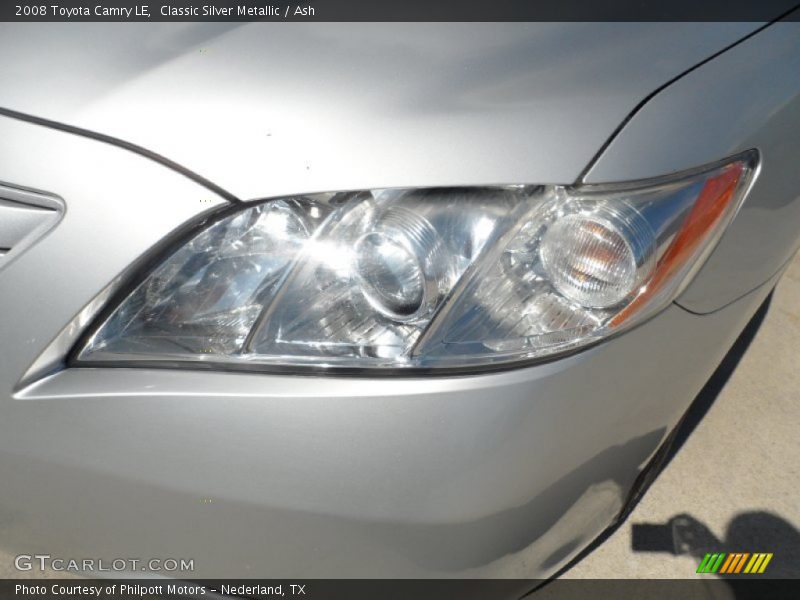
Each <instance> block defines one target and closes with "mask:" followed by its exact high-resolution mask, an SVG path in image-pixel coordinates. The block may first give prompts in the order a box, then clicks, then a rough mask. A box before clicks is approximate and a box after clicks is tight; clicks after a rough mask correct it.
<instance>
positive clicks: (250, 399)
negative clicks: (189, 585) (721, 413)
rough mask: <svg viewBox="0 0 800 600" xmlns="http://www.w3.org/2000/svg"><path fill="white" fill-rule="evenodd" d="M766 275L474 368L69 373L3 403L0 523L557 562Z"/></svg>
mask: <svg viewBox="0 0 800 600" xmlns="http://www.w3.org/2000/svg"><path fill="white" fill-rule="evenodd" d="M770 289H771V285H770V284H767V285H765V286H762V287H761V288H759V289H758V290H756V291H754V292H752V293H750V294H748V295H747V296H745V297H744V298H742V299H740V300H738V301H737V302H734V303H733V304H731V305H729V306H728V307H726V308H724V309H722V310H719V311H717V312H715V313H712V314H709V315H703V316H698V315H694V314H691V313H689V312H687V311H685V310H684V309H682V308H680V307H678V306H676V305H672V306H670V307H669V308H668V309H667V310H665V311H664V312H662V313H661V314H660V315H658V316H657V317H656V318H654V319H652V320H650V321H649V322H647V323H645V324H643V325H642V326H640V327H638V328H636V329H634V330H632V331H630V332H628V333H627V334H625V335H623V336H620V337H618V338H616V339H613V340H610V341H607V342H606V343H603V344H601V345H599V346H596V347H594V348H591V349H589V350H587V351H585V352H581V353H579V354H576V355H574V356H571V357H568V358H565V359H562V360H558V361H554V362H550V363H546V364H541V365H538V366H534V367H531V368H525V369H519V370H513V371H507V372H502V373H494V374H486V375H478V376H467V377H448V378H437V377H426V378H419V379H405V378H400V379H397V378H395V379H352V378H321V377H289V376H266V375H261V374H248V373H221V372H204V371H202V372H201V371H177V370H166V369H164V370H158V369H152V370H147V369H66V370H62V371H60V372H58V373H56V374H54V375H51V376H49V377H46V378H44V379H42V380H40V381H38V382H36V383H34V384H32V385H29V386H28V387H26V388H24V389H22V390H19V391H17V392H16V393H15V394H14V396H13V397H12V398H8V399H7V401H6V402H5V403H4V405H3V418H2V421H0V480H1V481H3V494H2V496H0V515H2V517H3V518H0V523H4V524H5V525H4V526H2V527H3V529H2V531H0V539H2V540H3V543H4V544H5V545H6V547H13V549H14V551H24V552H26V553H34V552H47V553H49V554H51V555H60V556H98V557H149V556H180V557H183V558H190V559H193V561H194V572H193V573H191V574H190V575H191V576H192V577H223V576H224V577H247V576H253V577H256V576H260V577H263V576H280V577H298V576H301V577H366V576H369V577H380V576H392V577H470V576H476V577H478V576H479V577H497V576H501V577H526V578H539V577H547V576H550V575H552V574H553V573H554V572H556V571H557V570H558V569H559V568H560V567H562V566H563V565H564V564H565V563H566V562H568V561H569V560H570V559H571V558H572V557H574V556H575V555H576V554H577V553H578V552H579V551H580V550H581V549H583V548H584V547H585V546H586V545H587V544H588V543H589V542H590V541H591V540H593V539H594V538H595V537H596V536H597V535H598V534H599V533H601V532H602V531H603V530H604V529H605V528H606V527H608V526H609V525H610V524H611V523H613V521H614V519H615V518H616V516H617V515H618V514H619V512H620V510H621V509H622V507H623V504H624V502H625V499H626V497H627V495H628V494H629V492H630V490H631V488H632V486H633V484H634V481H635V479H636V477H637V476H638V474H639V473H640V471H641V470H642V469H643V468H644V467H645V466H646V464H647V462H648V460H649V459H650V458H651V457H652V455H653V454H654V453H655V451H656V450H657V449H658V447H659V446H660V445H661V443H662V442H663V441H664V439H665V437H666V436H667V435H668V433H669V432H670V430H671V429H672V428H673V427H674V426H675V425H676V423H677V422H678V420H679V419H680V417H681V415H682V414H683V412H684V411H685V410H686V408H687V406H688V404H689V403H690V401H691V399H692V398H693V397H694V396H695V395H696V393H697V392H698V391H699V390H700V388H701V387H702V386H703V384H704V383H705V381H706V380H707V379H708V377H709V375H710V374H711V372H712V371H713V370H714V368H715V367H716V365H717V364H718V363H719V361H720V360H721V359H722V357H723V356H724V354H725V352H726V351H727V349H728V348H729V347H730V345H731V344H732V342H733V341H734V339H735V337H736V335H737V334H738V332H739V331H740V330H741V329H742V328H743V327H744V325H745V324H746V322H747V321H748V319H749V318H750V316H751V315H752V314H753V313H754V312H755V310H756V309H757V308H758V306H759V305H760V303H761V302H762V301H763V299H764V298H765V296H766V294H767V293H768V292H769V290H770ZM176 575H178V574H176ZM179 575H180V576H182V577H187V576H189V574H186V573H182V574H179Z"/></svg>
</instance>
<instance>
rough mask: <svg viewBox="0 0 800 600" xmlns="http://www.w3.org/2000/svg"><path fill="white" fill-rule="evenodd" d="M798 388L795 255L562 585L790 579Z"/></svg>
mask: <svg viewBox="0 0 800 600" xmlns="http://www.w3.org/2000/svg"><path fill="white" fill-rule="evenodd" d="M745 350H746V352H745ZM799 390H800V255H799V256H798V257H795V259H794V261H793V262H792V263H791V265H790V266H789V268H788V270H787V272H786V273H785V275H784V276H783V278H782V280H781V282H780V283H779V285H778V287H777V289H776V291H775V294H774V296H773V298H772V301H771V302H770V304H769V305H768V306H766V307H765V309H764V310H762V311H761V312H760V314H759V315H758V317H756V318H754V320H753V322H751V324H750V325H749V326H748V328H747V330H746V331H745V332H744V333H743V335H742V336H741V337H740V339H739V341H737V343H736V346H734V348H733V349H732V351H731V352H730V353H729V354H728V357H727V358H726V359H725V361H724V362H723V364H722V365H721V366H720V369H718V370H717V372H716V373H715V375H714V377H713V378H712V380H711V381H710V382H709V384H708V385H707V386H706V388H705V389H704V391H703V392H702V393H701V396H700V397H698V400H702V401H699V402H697V401H696V402H695V404H694V405H693V408H692V411H691V412H690V414H689V416H688V418H687V422H688V423H689V424H690V425H691V430H690V431H688V432H684V434H683V435H682V436H679V438H678V440H677V443H676V446H677V447H678V448H677V451H675V452H674V454H673V455H672V456H671V459H670V461H669V463H668V464H667V466H666V468H665V469H664V471H663V472H662V473H661V474H660V476H659V477H658V478H657V479H656V480H655V482H654V483H653V485H652V486H651V487H650V489H649V490H648V491H647V493H646V494H645V496H644V497H643V498H642V500H641V501H640V502H639V503H638V504H637V506H636V508H635V509H634V511H633V512H632V513H631V514H630V516H629V517H628V519H627V520H626V521H625V522H624V523H623V524H622V525H621V526H620V527H619V528H618V529H616V531H614V532H613V533H612V534H611V535H610V536H608V537H607V538H606V539H605V540H604V541H602V542H601V543H600V544H599V545H598V546H597V547H596V548H594V549H593V550H592V551H591V552H590V553H589V554H588V555H587V556H586V557H585V558H583V559H582V560H580V561H579V562H578V563H577V564H576V565H574V566H573V567H572V568H570V569H569V570H568V571H567V572H566V573H564V574H563V576H562V578H580V579H603V578H658V579H671V578H675V579H680V578H692V577H701V576H698V575H695V570H696V569H697V566H698V564H699V562H700V560H701V559H702V556H703V554H704V552H706V551H723V552H751V553H752V552H771V553H773V554H774V557H773V559H772V561H771V563H770V565H769V568H768V570H767V574H768V575H771V576H773V577H791V578H800V532H799V531H798V530H799V529H800V499H799V498H798V495H799V493H800V436H798V424H800V391H799ZM26 575H28V576H32V575H36V576H38V577H40V576H42V574H41V573H28V574H25V573H19V572H17V571H15V570H14V567H13V557H12V556H10V555H7V554H4V553H2V552H0V578H13V577H25V576H26ZM44 576H45V577H48V576H49V577H53V576H62V577H63V576H64V574H63V573H60V574H55V573H53V572H49V573H45V574H44ZM543 591H544V590H543ZM628 591H629V590H628ZM612 596H614V594H612Z"/></svg>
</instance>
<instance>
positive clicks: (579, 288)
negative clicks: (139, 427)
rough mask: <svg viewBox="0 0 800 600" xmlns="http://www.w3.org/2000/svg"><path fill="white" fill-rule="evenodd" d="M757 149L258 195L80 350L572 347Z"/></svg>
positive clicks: (137, 290) (672, 251) (238, 352)
mask: <svg viewBox="0 0 800 600" xmlns="http://www.w3.org/2000/svg"><path fill="white" fill-rule="evenodd" d="M756 160H757V155H756V153H755V152H749V153H745V154H744V155H740V156H737V157H735V158H734V159H731V160H729V161H726V162H724V163H720V164H717V165H712V166H709V167H707V168H704V169H699V170H695V171H692V172H689V173H684V174H680V175H676V176H672V177H668V178H662V179H658V180H653V181H645V182H636V183H635V184H630V185H614V186H577V187H563V186H540V187H532V186H527V187H526V186H513V187H495V188H470V189H424V190H376V191H370V192H352V193H337V194H315V195H310V196H297V197H290V198H282V199H274V200H267V201H263V202H259V203H256V204H253V205H249V206H247V207H245V208H243V209H242V210H240V211H238V212H236V213H234V214H228V213H226V214H224V215H222V216H220V218H218V219H217V220H216V221H215V222H214V223H213V224H211V225H210V226H207V227H206V228H205V229H203V230H202V231H200V232H199V233H197V234H195V235H193V236H192V237H191V238H190V239H188V240H183V243H181V244H180V245H179V246H178V247H177V248H175V249H174V251H173V252H172V253H171V254H170V255H169V256H168V257H166V258H165V259H164V260H163V261H162V262H161V263H160V264H159V265H158V266H157V267H156V268H155V269H154V270H152V272H150V273H149V274H148V275H147V276H146V277H144V279H143V280H141V281H139V282H138V283H135V285H134V286H133V287H132V291H130V292H129V293H128V294H127V295H126V296H125V297H124V298H123V299H121V300H118V301H117V302H118V304H117V306H116V308H115V309H114V310H112V311H110V314H108V315H107V316H106V317H105V318H103V319H102V320H101V321H100V322H99V323H98V325H97V326H96V327H95V328H94V332H93V333H92V334H91V335H90V336H89V338H88V340H87V341H86V342H85V343H84V344H83V346H82V348H81V349H80V351H79V354H78V360H79V361H95V362H96V361H103V362H108V361H137V360H138V361H148V362H152V361H166V362H168V363H174V362H176V361H204V362H211V363H224V364H227V365H274V366H297V365H300V366H316V367H325V368H337V367H347V368H369V367H378V368H381V367H383V368H387V367H390V368H395V367H405V368H437V367H451V368H452V367H463V366H481V365H487V364H493V363H513V362H517V361H521V360H528V359H532V358H539V357H544V356H548V355H552V354H555V353H559V352H564V351H566V350H570V349H574V348H576V347H580V346H584V345H587V344H590V343H593V342H595V341H597V340H599V339H602V338H604V337H607V336H609V335H613V334H615V333H616V332H618V331H622V330H624V329H625V328H627V327H630V326H631V325H633V324H635V323H637V322H640V321H641V320H642V319H645V318H647V316H649V315H651V314H653V313H654V312H655V311H657V310H658V309H660V308H661V307H663V306H664V305H665V304H666V303H668V302H669V301H671V300H672V299H673V298H674V297H675V295H676V294H677V293H679V292H680V290H681V289H682V287H683V286H685V285H686V283H687V282H688V280H689V278H690V277H691V275H692V274H693V273H694V272H695V271H696V269H697V268H699V266H700V264H702V261H703V260H704V258H705V257H706V256H707V254H708V252H709V251H710V249H711V248H712V246H713V244H714V243H715V242H716V240H717V239H718V238H719V236H720V235H721V233H722V231H723V230H724V228H725V226H726V225H727V223H728V222H729V221H730V219H731V218H732V217H733V215H734V213H735V211H736V210H737V208H738V206H739V205H740V204H741V201H742V199H743V197H744V194H745V193H746V190H747V189H748V187H749V185H750V182H751V180H752V175H753V172H754V168H755V165H756Z"/></svg>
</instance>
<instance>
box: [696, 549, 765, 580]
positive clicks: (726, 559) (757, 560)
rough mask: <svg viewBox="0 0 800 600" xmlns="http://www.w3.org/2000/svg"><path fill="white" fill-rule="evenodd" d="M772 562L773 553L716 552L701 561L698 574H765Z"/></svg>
mask: <svg viewBox="0 0 800 600" xmlns="http://www.w3.org/2000/svg"><path fill="white" fill-rule="evenodd" d="M771 560H772V552H755V553H753V554H751V553H749V552H730V553H725V552H715V553H713V554H712V553H708V554H706V555H705V556H704V557H703V560H701V561H700V566H699V567H697V571H696V572H697V573H719V574H720V575H722V574H725V575H736V574H740V573H742V574H745V573H746V574H750V575H754V574H757V573H763V572H764V571H766V569H767V565H768V564H769V561H771Z"/></svg>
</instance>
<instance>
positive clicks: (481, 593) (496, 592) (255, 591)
mask: <svg viewBox="0 0 800 600" xmlns="http://www.w3.org/2000/svg"><path fill="white" fill-rule="evenodd" d="M522 597H526V598H529V599H531V600H553V599H562V598H564V599H567V600H572V599H575V600H577V599H584V598H586V599H589V598H591V599H593V600H594V599H598V598H599V599H601V600H612V599H615V598H625V599H627V598H643V599H644V598H647V599H651V598H654V599H658V600H662V599H664V600H673V599H674V600H694V599H697V600H705V599H708V600H711V599H714V600H718V599H721V598H731V599H735V600H741V599H744V598H746V599H750V598H754V599H755V598H758V599H767V600H772V599H773V598H774V599H778V598H780V599H785V598H800V580H798V579H766V578H759V577H758V576H754V577H747V578H743V577H739V578H733V577H732V578H730V579H721V578H716V577H713V576H709V577H707V578H706V577H698V578H696V579H670V580H663V579H558V580H555V581H549V582H545V581H541V580H532V579H428V580H419V579H399V580H396V579H395V580H392V579H307V580H302V579H292V580H290V579H285V580H284V579H281V580H279V579H270V580H255V579H239V580H228V579H212V580H202V581H194V582H180V581H172V580H167V579H129V580H121V579H119V580H114V579H77V578H76V579H3V580H0V598H3V599H4V600H5V599H7V598H19V599H23V598H27V599H30V600H39V599H41V598H51V599H52V600H84V599H88V598H94V599H99V600H133V599H148V600H156V599H163V600H177V599H184V598H209V599H211V598H249V599H253V600H267V599H269V600H272V599H274V598H294V599H302V600H306V599H308V600H312V599H313V600H340V599H341V600H361V599H364V600H367V599H369V600H406V599H414V600H416V599H420V598H422V599H427V598H431V599H432V598H437V599H442V598H443V599H450V598H452V599H453V600H456V599H457V600H465V599H472V598H475V599H481V600H489V599H494V598H498V599H503V598H508V599H518V598H522Z"/></svg>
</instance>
